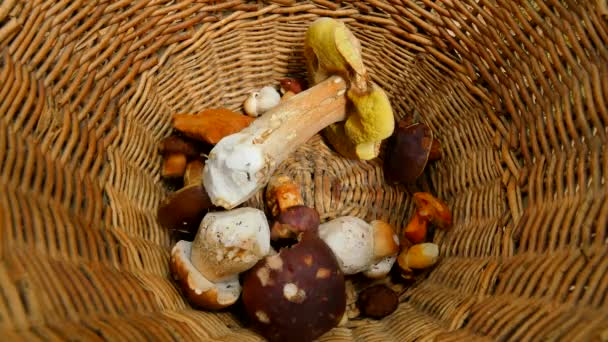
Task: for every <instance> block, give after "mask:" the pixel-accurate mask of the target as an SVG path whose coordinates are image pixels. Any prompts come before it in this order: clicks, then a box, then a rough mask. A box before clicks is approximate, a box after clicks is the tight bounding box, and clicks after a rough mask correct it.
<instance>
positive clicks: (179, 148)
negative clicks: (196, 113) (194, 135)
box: [158, 135, 201, 158]
mask: <svg viewBox="0 0 608 342" xmlns="http://www.w3.org/2000/svg"><path fill="white" fill-rule="evenodd" d="M158 151H159V152H160V154H162V155H169V154H183V155H185V156H186V157H189V158H192V157H198V156H200V154H201V151H200V150H199V148H198V146H197V145H196V144H194V143H193V142H191V141H188V140H186V139H184V138H182V137H179V136H177V135H171V136H168V137H166V138H164V139H163V140H161V141H160V143H159V145H158Z"/></svg>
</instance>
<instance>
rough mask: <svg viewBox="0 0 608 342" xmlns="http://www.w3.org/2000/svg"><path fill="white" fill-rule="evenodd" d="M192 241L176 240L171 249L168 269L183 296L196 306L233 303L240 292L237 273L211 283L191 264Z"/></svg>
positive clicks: (205, 306) (221, 306) (216, 306)
mask: <svg viewBox="0 0 608 342" xmlns="http://www.w3.org/2000/svg"><path fill="white" fill-rule="evenodd" d="M191 251H192V243H191V242H189V241H184V240H181V241H178V242H177V243H176V244H175V246H174V247H173V249H172V250H171V262H170V270H171V273H172V274H173V277H174V279H175V280H176V282H177V284H178V285H179V287H180V288H181V290H182V292H183V294H184V296H185V297H186V299H187V300H188V302H190V304H192V305H193V306H196V307H198V308H202V309H206V310H220V309H223V308H226V307H228V306H230V305H232V304H234V303H235V302H236V301H237V300H238V298H239V296H240V294H241V285H240V283H239V278H238V275H236V276H234V277H233V278H231V279H228V280H225V281H223V282H220V283H215V284H214V283H212V282H210V281H209V280H207V279H206V278H205V277H203V275H202V274H201V273H200V272H199V271H198V270H197V269H196V268H195V267H194V266H193V265H192V262H190V254H191Z"/></svg>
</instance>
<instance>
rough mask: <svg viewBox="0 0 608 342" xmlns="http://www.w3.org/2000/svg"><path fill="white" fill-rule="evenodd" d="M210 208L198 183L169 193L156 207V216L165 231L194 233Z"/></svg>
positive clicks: (207, 198) (203, 190) (205, 193)
mask: <svg viewBox="0 0 608 342" xmlns="http://www.w3.org/2000/svg"><path fill="white" fill-rule="evenodd" d="M211 207H213V204H212V203H211V200H210V199H209V196H208V195H207V192H206V191H205V188H204V187H203V185H202V184H200V183H198V184H192V185H188V186H185V187H183V188H181V189H179V190H178V191H176V192H172V193H170V194H169V195H168V196H167V197H166V198H165V199H164V200H163V201H162V202H161V203H160V205H159V206H158V210H157V215H156V216H157V218H158V222H159V223H160V225H161V226H163V227H165V228H167V229H170V230H177V231H185V232H189V233H194V232H196V230H197V229H198V226H199V224H200V223H201V220H202V219H203V217H204V216H205V213H206V212H207V211H208V210H209V209H210V208H211Z"/></svg>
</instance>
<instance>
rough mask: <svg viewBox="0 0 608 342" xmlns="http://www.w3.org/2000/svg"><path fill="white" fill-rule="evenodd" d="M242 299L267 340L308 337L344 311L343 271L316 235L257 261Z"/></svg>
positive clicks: (334, 321) (331, 324) (293, 341)
mask: <svg viewBox="0 0 608 342" xmlns="http://www.w3.org/2000/svg"><path fill="white" fill-rule="evenodd" d="M242 298H243V304H244V307H245V311H246V312H247V314H248V316H249V317H250V318H251V320H252V324H253V328H254V329H255V330H257V331H258V332H259V333H260V334H261V335H262V336H264V337H265V338H266V339H268V340H269V341H290V342H298V341H312V340H314V339H316V338H318V337H319V336H321V335H323V334H324V333H326V332H327V331H329V330H330V329H332V328H333V327H335V326H337V325H338V323H339V322H340V320H341V319H342V316H343V314H344V311H345V309H346V290H345V283H344V275H343V273H342V272H341V271H340V268H339V266H338V261H337V260H336V257H335V256H334V254H333V253H332V251H331V249H330V248H329V246H327V244H325V242H323V240H321V239H320V238H318V237H317V236H316V235H315V234H314V233H304V234H303V236H302V239H301V240H300V242H299V243H297V244H295V245H294V246H293V247H291V248H285V249H281V251H280V252H279V254H277V255H273V256H268V257H266V258H264V259H262V260H260V262H258V264H256V266H254V267H253V268H252V269H251V270H250V271H248V272H247V274H246V275H245V277H244V282H243V293H242Z"/></svg>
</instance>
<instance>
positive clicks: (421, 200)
mask: <svg viewBox="0 0 608 342" xmlns="http://www.w3.org/2000/svg"><path fill="white" fill-rule="evenodd" d="M414 203H415V204H416V211H415V213H414V216H413V217H412V219H411V220H410V222H409V223H408V225H407V226H406V227H405V229H404V230H403V237H404V238H406V239H407V240H409V241H410V242H411V243H413V244H417V243H422V242H424V241H425V239H426V236H427V230H428V224H429V223H432V224H433V225H435V227H438V228H439V229H444V230H445V229H449V228H450V227H451V226H452V214H451V213H450V210H449V208H448V206H447V204H446V203H445V202H443V201H441V200H440V199H438V198H436V197H434V196H433V195H431V194H429V193H427V192H416V193H414Z"/></svg>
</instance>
